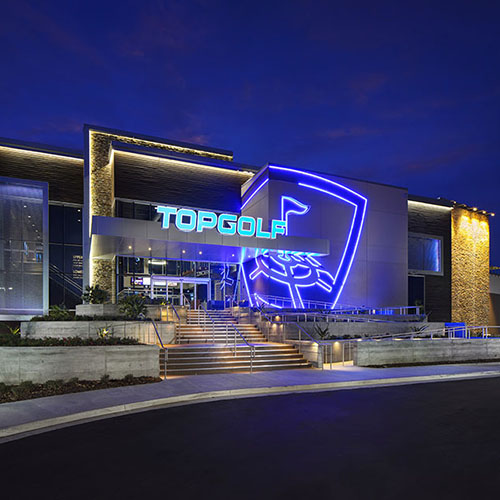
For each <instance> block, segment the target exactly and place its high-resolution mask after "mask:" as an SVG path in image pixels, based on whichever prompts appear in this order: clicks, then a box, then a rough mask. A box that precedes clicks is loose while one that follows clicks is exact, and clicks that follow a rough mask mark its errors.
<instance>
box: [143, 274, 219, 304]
mask: <svg viewBox="0 0 500 500" xmlns="http://www.w3.org/2000/svg"><path fill="white" fill-rule="evenodd" d="M151 298H152V299H156V298H163V299H165V300H166V301H167V302H170V303H171V304H173V305H174V306H188V307H190V308H191V309H198V308H199V306H200V304H202V303H205V304H206V303H207V302H208V301H210V300H211V291H210V278H180V277H178V276H175V277H174V276H158V275H154V276H151Z"/></svg>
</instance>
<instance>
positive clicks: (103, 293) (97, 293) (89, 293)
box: [82, 285, 109, 304]
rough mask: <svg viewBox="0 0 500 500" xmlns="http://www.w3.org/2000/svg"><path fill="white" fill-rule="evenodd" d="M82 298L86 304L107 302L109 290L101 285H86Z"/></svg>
mask: <svg viewBox="0 0 500 500" xmlns="http://www.w3.org/2000/svg"><path fill="white" fill-rule="evenodd" d="M82 300H83V302H84V304H105V303H106V302H108V301H109V292H108V291H107V290H104V289H102V288H100V287H99V285H95V286H86V287H85V293H84V294H83V295H82Z"/></svg>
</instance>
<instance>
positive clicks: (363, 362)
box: [354, 338, 500, 366]
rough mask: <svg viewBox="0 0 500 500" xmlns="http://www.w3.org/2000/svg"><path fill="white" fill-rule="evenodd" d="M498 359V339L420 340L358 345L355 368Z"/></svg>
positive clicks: (499, 354)
mask: <svg viewBox="0 0 500 500" xmlns="http://www.w3.org/2000/svg"><path fill="white" fill-rule="evenodd" d="M499 359H500V339H497V338H495V339H491V338H490V339H484V340H483V339H435V340H430V339H422V340H382V341H380V342H376V341H365V342H357V343H356V349H355V351H354V364H355V365H357V366H391V365H415V364H431V363H463V362H473V361H495V360H499Z"/></svg>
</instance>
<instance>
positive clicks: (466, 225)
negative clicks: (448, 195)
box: [451, 208, 490, 326]
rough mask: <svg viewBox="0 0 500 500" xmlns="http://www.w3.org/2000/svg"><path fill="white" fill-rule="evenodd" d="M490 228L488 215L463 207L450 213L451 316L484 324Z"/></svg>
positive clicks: (487, 306) (456, 320)
mask: <svg viewBox="0 0 500 500" xmlns="http://www.w3.org/2000/svg"><path fill="white" fill-rule="evenodd" d="M489 267H490V228H489V220H488V216H487V215H485V214H481V213H478V212H475V211H471V210H467V209H464V208H453V210H452V213H451V317H452V321H454V322H465V323H467V324H468V325H478V326H479V325H487V324H488V316H489V286H490V285H489V279H490V278H489Z"/></svg>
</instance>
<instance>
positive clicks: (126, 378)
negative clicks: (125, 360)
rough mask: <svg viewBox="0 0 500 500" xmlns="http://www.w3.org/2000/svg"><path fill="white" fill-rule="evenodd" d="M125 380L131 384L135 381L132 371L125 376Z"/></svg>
mask: <svg viewBox="0 0 500 500" xmlns="http://www.w3.org/2000/svg"><path fill="white" fill-rule="evenodd" d="M123 381H124V382H127V384H131V383H132V382H133V381H134V376H133V375H132V374H131V373H129V374H127V375H125V377H123Z"/></svg>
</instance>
